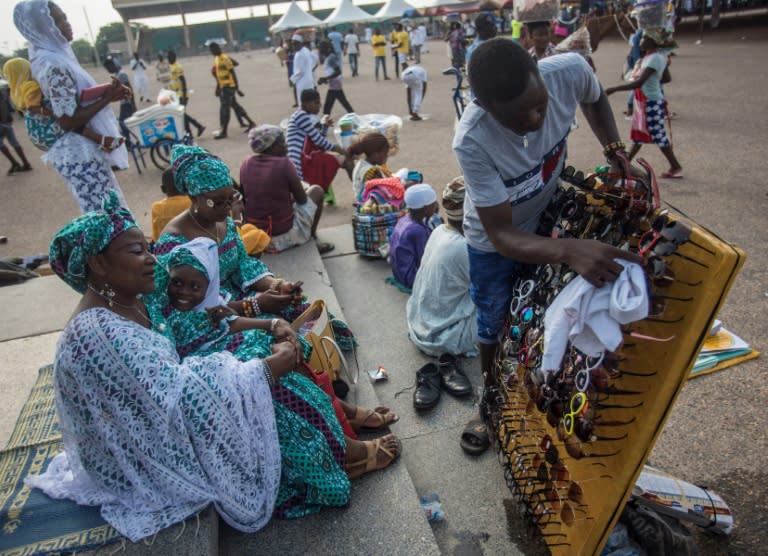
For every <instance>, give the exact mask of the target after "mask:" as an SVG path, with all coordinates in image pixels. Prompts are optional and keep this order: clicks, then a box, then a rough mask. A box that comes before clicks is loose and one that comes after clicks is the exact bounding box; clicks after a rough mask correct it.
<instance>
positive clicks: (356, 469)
mask: <svg viewBox="0 0 768 556" xmlns="http://www.w3.org/2000/svg"><path fill="white" fill-rule="evenodd" d="M388 438H394V440H395V441H396V443H397V446H396V449H395V450H392V451H390V450H389V449H387V448H386V447H385V446H384V441H385V440H386V439H388ZM363 444H364V445H365V453H366V457H365V459H361V460H359V461H355V462H353V463H348V464H347V475H348V476H349V478H350V479H357V478H358V477H360V476H361V475H364V474H365V473H369V472H371V471H377V470H379V469H384V468H385V467H388V466H389V465H391V464H392V462H394V461H395V460H396V459H397V458H398V457H400V452H401V451H402V448H403V447H402V444H401V443H400V440H398V439H397V438H396V437H395V435H393V434H388V435H387V436H382V437H380V438H377V439H376V440H366V441H364V442H363ZM380 453H383V454H385V455H386V456H387V457H386V459H385V460H384V462H383V463H379V458H378V456H379V454H380Z"/></svg>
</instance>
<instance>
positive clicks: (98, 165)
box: [13, 0, 130, 212]
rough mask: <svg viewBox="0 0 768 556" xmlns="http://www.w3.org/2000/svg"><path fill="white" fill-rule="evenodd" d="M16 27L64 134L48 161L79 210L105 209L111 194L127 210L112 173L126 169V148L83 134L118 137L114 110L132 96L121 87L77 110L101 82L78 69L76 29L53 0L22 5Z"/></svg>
mask: <svg viewBox="0 0 768 556" xmlns="http://www.w3.org/2000/svg"><path fill="white" fill-rule="evenodd" d="M13 21H14V24H15V25H16V28H17V29H18V30H19V32H20V33H21V34H22V35H23V36H24V38H25V39H27V41H28V43H29V56H30V62H31V63H32V77H33V78H34V79H35V80H37V81H38V82H39V83H40V88H41V89H42V91H43V96H44V97H45V98H46V99H48V100H49V101H50V103H51V108H52V111H53V114H54V116H55V117H56V118H57V122H58V124H59V126H60V127H61V128H62V129H63V130H64V132H65V133H64V134H63V135H62V136H61V137H60V138H59V139H58V140H57V141H56V142H55V143H54V144H53V145H52V146H51V148H50V150H49V151H48V153H47V154H45V155H44V156H43V160H44V161H45V162H50V163H51V164H52V165H53V167H54V169H55V170H56V172H58V174H59V175H60V176H61V177H62V178H64V181H66V182H67V185H68V186H69V189H70V192H71V193H72V195H73V196H74V197H75V200H76V201H77V203H78V205H79V206H80V210H81V211H82V212H87V211H90V210H97V209H99V208H100V207H101V204H102V201H103V199H104V198H105V197H106V196H107V193H108V192H109V191H115V192H116V193H117V194H118V197H119V199H120V202H121V204H123V205H125V199H124V198H123V195H122V192H121V191H120V186H119V185H118V183H117V179H116V178H115V175H114V174H113V172H112V167H117V168H127V167H128V154H127V151H126V149H125V147H124V146H122V145H121V146H119V147H117V148H115V149H112V146H111V145H106V144H99V145H97V144H95V143H93V142H92V141H89V140H88V139H86V138H85V137H84V136H83V135H81V134H80V133H78V130H81V129H82V128H84V127H87V128H89V129H91V130H93V131H94V132H95V133H98V134H99V135H101V136H102V137H108V138H112V137H119V136H120V131H119V129H118V125H117V120H116V119H115V116H114V114H113V113H112V110H111V109H110V108H109V103H110V102H115V101H117V100H120V99H121V98H123V97H124V96H125V95H127V94H130V91H129V90H128V89H127V88H125V87H123V86H122V85H121V84H120V83H119V82H117V81H113V82H112V86H111V87H110V89H109V90H108V91H107V93H106V94H104V95H103V96H102V97H101V98H99V99H98V100H97V101H95V102H94V103H93V104H90V105H89V106H87V107H81V106H79V104H78V100H79V99H80V94H81V93H82V91H83V90H85V89H88V88H90V87H93V86H94V85H96V81H95V80H94V79H93V77H91V76H90V75H89V74H88V72H86V71H85V70H84V69H83V68H82V67H81V66H80V64H79V63H78V61H77V58H76V57H75V54H74V52H72V48H71V47H70V45H69V43H70V41H71V40H72V27H71V26H70V24H69V22H68V21H67V16H66V15H65V14H64V12H63V11H62V10H61V8H60V7H59V6H57V5H56V4H54V3H53V2H49V1H48V0H22V1H21V2H19V3H18V4H16V7H15V8H14V10H13Z"/></svg>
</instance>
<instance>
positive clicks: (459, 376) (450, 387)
mask: <svg viewBox="0 0 768 556" xmlns="http://www.w3.org/2000/svg"><path fill="white" fill-rule="evenodd" d="M437 363H438V365H440V382H441V383H442V385H443V388H444V389H445V391H446V392H448V393H449V394H451V395H453V396H458V397H460V398H463V397H466V396H469V395H470V394H472V383H471V382H470V381H469V379H468V378H467V375H465V374H464V371H463V370H462V369H461V366H459V361H458V360H457V359H456V357H454V356H453V355H451V354H450V353H444V354H442V355H441V356H440V357H439V358H438V360H437Z"/></svg>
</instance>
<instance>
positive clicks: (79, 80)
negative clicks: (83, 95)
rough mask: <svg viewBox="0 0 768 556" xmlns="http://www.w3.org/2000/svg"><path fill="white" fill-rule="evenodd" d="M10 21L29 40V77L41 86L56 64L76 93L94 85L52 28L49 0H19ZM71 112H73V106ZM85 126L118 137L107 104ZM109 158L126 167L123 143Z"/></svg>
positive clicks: (70, 49) (70, 48)
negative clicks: (70, 77) (68, 75)
mask: <svg viewBox="0 0 768 556" xmlns="http://www.w3.org/2000/svg"><path fill="white" fill-rule="evenodd" d="M13 22H14V24H15V25H16V29H18V30H19V33H21V34H22V36H23V37H24V38H25V39H27V42H28V43H29V61H30V62H31V64H32V77H34V78H35V79H36V80H37V81H38V82H40V83H41V85H43V81H44V79H43V77H44V76H45V75H46V74H47V73H48V70H49V69H50V68H51V67H59V68H63V69H66V70H68V71H69V72H71V73H72V75H73V76H74V77H75V83H76V85H77V91H78V93H80V92H81V91H82V90H83V89H87V88H88V87H93V86H94V85H96V81H95V80H94V79H93V77H91V75H90V74H89V73H88V72H87V71H85V70H84V69H83V68H82V66H80V63H79V62H78V61H77V57H76V56H75V53H74V52H73V51H72V47H71V46H70V45H69V41H68V40H67V39H66V37H64V35H62V34H61V31H59V28H58V27H56V23H55V22H54V21H53V17H52V16H51V10H50V5H49V0H22V1H21V2H19V3H18V4H16V7H15V8H14V9H13ZM78 100H79V99H78ZM72 114H74V108H73V110H72ZM72 114H67V115H68V116H71V115H72ZM88 127H89V128H90V129H92V130H93V131H95V132H96V133H99V134H101V135H105V136H108V137H119V136H120V129H119V127H118V125H117V120H116V119H115V114H114V113H113V112H112V108H111V107H109V106H105V107H104V108H102V109H101V110H100V111H99V112H98V113H97V114H96V115H95V116H94V117H93V118H91V121H90V122H89V123H88ZM109 157H110V159H111V162H112V164H113V165H115V166H117V167H118V168H127V167H128V151H127V150H126V148H125V146H121V147H120V148H118V149H115V150H114V151H112V152H111V153H110V154H109Z"/></svg>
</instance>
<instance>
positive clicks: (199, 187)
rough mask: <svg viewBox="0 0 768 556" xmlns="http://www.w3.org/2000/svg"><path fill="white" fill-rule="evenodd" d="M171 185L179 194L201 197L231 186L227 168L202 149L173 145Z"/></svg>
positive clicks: (217, 158)
mask: <svg viewBox="0 0 768 556" xmlns="http://www.w3.org/2000/svg"><path fill="white" fill-rule="evenodd" d="M171 168H172V170H173V184H174V185H175V186H176V189H177V190H178V191H179V192H180V193H185V194H187V195H193V196H194V195H201V194H203V193H207V192H209V191H216V190H217V189H223V188H225V187H230V186H231V185H232V176H230V175H229V167H228V166H227V165H226V163H225V162H224V161H223V160H221V159H220V158H219V157H217V156H214V155H212V154H211V153H209V152H208V151H206V150H205V149H204V148H202V147H198V146H189V145H175V146H174V147H173V150H172V151H171Z"/></svg>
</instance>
